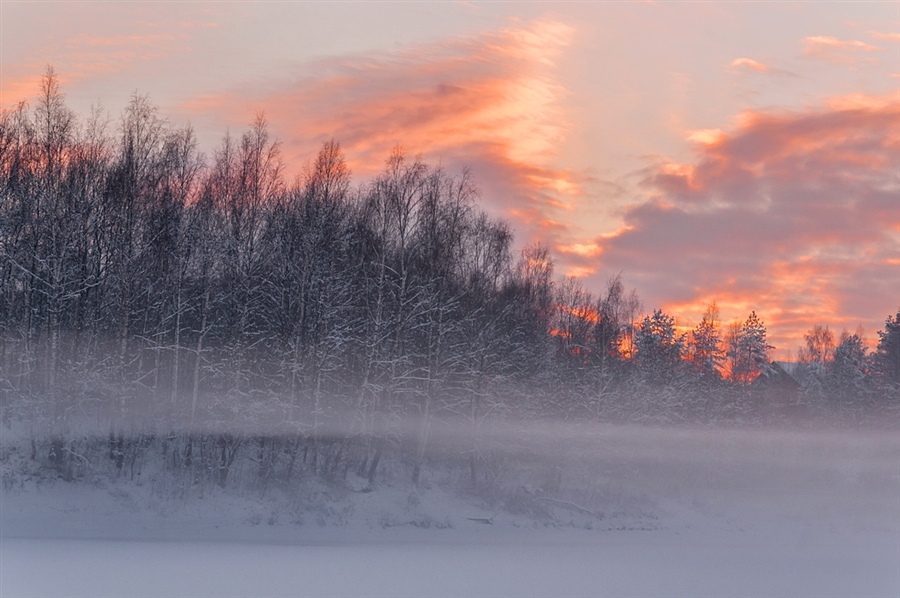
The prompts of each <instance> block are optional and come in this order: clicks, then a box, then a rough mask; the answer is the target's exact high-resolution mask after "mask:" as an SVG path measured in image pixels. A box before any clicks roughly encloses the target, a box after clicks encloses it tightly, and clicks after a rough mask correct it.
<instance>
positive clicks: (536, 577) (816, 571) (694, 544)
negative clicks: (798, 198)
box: [0, 428, 900, 598]
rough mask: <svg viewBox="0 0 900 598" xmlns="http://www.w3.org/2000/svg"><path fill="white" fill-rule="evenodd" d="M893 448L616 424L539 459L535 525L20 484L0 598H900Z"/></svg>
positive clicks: (431, 511) (431, 500) (332, 495)
mask: <svg viewBox="0 0 900 598" xmlns="http://www.w3.org/2000/svg"><path fill="white" fill-rule="evenodd" d="M579 442H581V444H579ZM547 444H548V445H549V444H550V443H547ZM898 451H900V445H898V439H897V436H896V433H894V432H880V433H866V434H862V433H846V432H828V433H824V432H822V433H820V432H815V433H813V432H769V431H759V432H739V431H728V432H722V431H696V430H693V431H691V430H687V431H686V430H651V429H644V430H640V429H621V430H619V429H612V428H611V429H609V430H606V431H605V432H604V433H603V434H594V435H591V436H590V442H587V443H586V444H585V442H584V441H581V440H579V438H577V437H574V436H573V437H570V438H569V439H568V442H567V444H566V445H565V446H564V447H562V448H561V449H560V450H559V451H557V452H553V451H550V450H549V449H548V450H546V451H545V452H544V453H542V456H543V457H544V458H546V459H548V460H549V459H550V458H552V459H553V461H550V462H554V463H565V465H566V466H565V469H564V474H565V476H564V478H563V481H562V486H561V489H558V490H557V491H556V493H555V494H553V495H551V496H547V497H546V498H545V497H544V495H542V494H540V492H539V490H530V491H529V492H531V494H528V495H527V500H526V499H525V498H523V496H525V495H522V494H511V495H510V496H511V497H512V498H514V499H516V500H518V501H519V502H517V503H508V504H510V505H511V506H510V509H512V507H516V506H518V508H519V509H521V507H522V505H525V506H529V507H530V508H532V509H533V508H535V507H536V506H538V505H539V506H542V507H547V506H548V505H549V506H550V507H553V509H554V510H553V511H546V512H543V515H542V514H540V512H537V511H533V510H532V511H528V512H522V511H521V510H520V511H515V509H512V510H510V509H507V510H505V511H504V510H503V509H499V510H497V509H495V510H491V508H493V507H491V505H490V504H489V503H487V502H485V501H483V500H479V499H477V498H475V497H473V496H471V495H465V493H459V492H456V491H453V490H452V489H451V490H446V489H442V487H441V484H439V483H438V482H436V481H435V482H429V483H428V484H424V485H423V487H422V488H419V489H417V490H415V491H414V490H413V489H412V487H411V486H410V484H409V482H408V481H405V480H399V481H395V482H394V483H392V484H388V483H385V484H383V485H380V486H379V487H378V488H377V489H376V490H375V491H372V492H359V491H358V489H357V490H354V488H355V486H354V484H355V483H356V482H358V480H354V479H350V480H348V481H347V482H345V483H344V486H346V487H344V488H343V490H341V491H340V492H338V491H337V489H336V487H335V486H328V485H325V484H320V483H317V482H316V481H315V480H314V479H309V478H306V479H304V481H303V483H302V484H299V485H297V486H295V487H292V488H291V489H290V490H291V491H290V492H288V490H287V489H286V490H284V491H283V492H281V493H273V494H271V495H269V496H268V497H266V498H263V497H262V496H260V494H259V493H258V492H252V491H248V492H244V493H243V494H241V493H238V492H235V491H228V492H226V491H224V490H222V491H220V490H216V491H211V492H209V493H208V494H207V495H204V496H203V497H199V496H194V497H192V498H189V499H173V498H171V497H169V496H167V495H165V494H164V493H163V492H162V491H161V490H160V489H159V488H157V489H156V490H154V484H153V483H144V484H138V483H134V482H130V481H128V480H126V479H107V478H99V479H98V480H96V481H94V482H92V483H87V482H82V483H69V482H61V481H52V480H49V481H44V482H43V483H41V484H38V483H36V482H35V481H34V480H32V481H27V482H26V481H22V482H20V483H19V485H18V486H14V487H13V486H12V485H10V484H8V485H10V486H11V487H10V488H9V489H6V490H4V491H3V492H2V493H0V596H2V598H10V597H18V596H22V597H25V596H40V597H49V596H61V597H62V596H65V597H76V596H85V597H91V598H99V597H103V596H115V597H132V596H154V597H156V596H183V597H207V596H215V597H217V598H218V597H231V596H234V597H238V596H247V597H251V596H252V597H266V596H341V597H346V596H385V597H397V596H411V597H412V596H415V597H428V596H478V597H495V596H516V597H519V596H546V597H551V596H552V597H568V596H592V597H603V596H616V597H621V596H642V597H643V596H692V597H693V596H715V597H726V596H808V597H816V598H818V597H823V596H835V597H837V596H841V597H843V596H845V597H848V598H851V597H852V598H862V597H876V596H877V597H892V598H896V597H898V596H900V470H898V467H900V459H898V456H900V452H898ZM561 453H563V454H562V456H561ZM16 455H19V453H16ZM29 463H31V462H30V461H29V460H28V459H27V458H26V457H25V456H21V455H20V456H17V457H15V458H13V457H10V458H8V460H7V462H6V464H5V470H4V471H6V472H8V474H9V476H8V477H15V476H13V474H16V472H19V471H24V472H26V473H28V472H31V471H32V470H31V469H28V467H27V466H28V464H29ZM539 465H540V462H539V461H537V460H532V461H529V462H525V463H523V464H521V465H520V466H518V469H517V468H515V467H513V465H510V470H509V472H510V473H509V475H510V476H512V475H513V474H514V473H517V472H518V475H519V476H520V478H519V479H528V474H529V473H531V472H534V471H539V470H538V469H537V467H538V466H539ZM24 475H25V474H21V475H20V476H19V478H17V479H23V477H22V476H24ZM28 475H30V476H33V475H35V474H33V473H28ZM532 477H533V476H532ZM159 479H161V480H163V481H166V480H167V478H159ZM169 484H170V485H169V486H164V487H163V490H165V489H168V488H170V487H171V482H169ZM510 485H512V484H511V483H510ZM589 491H590V492H593V493H594V494H590V492H589ZM301 492H305V494H304V495H303V496H304V497H305V498H304V499H303V501H299V502H296V501H298V500H299V499H298V496H299V495H298V493H301ZM291 501H295V502H291ZM576 503H577V504H576ZM579 505H582V506H583V505H601V506H602V517H601V516H599V515H598V513H599V511H597V513H594V514H593V515H592V514H591V513H587V514H586V513H585V512H584V511H585V510H584V509H583V508H582V507H581V506H579ZM595 515H596V516H595ZM487 516H490V517H491V521H492V523H493V524H492V525H485V524H484V523H480V522H478V521H473V519H478V518H479V517H487Z"/></svg>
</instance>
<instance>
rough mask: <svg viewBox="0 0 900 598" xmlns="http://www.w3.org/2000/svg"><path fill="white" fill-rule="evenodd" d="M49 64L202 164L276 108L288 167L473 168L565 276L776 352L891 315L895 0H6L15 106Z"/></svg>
mask: <svg viewBox="0 0 900 598" xmlns="http://www.w3.org/2000/svg"><path fill="white" fill-rule="evenodd" d="M48 64H50V65H53V67H54V68H55V70H56V72H57V74H58V75H59V77H60V80H61V83H62V89H63V92H64V93H65V94H66V100H67V103H68V104H69V106H70V107H71V108H73V109H74V110H75V111H76V112H78V113H80V114H82V115H87V114H89V112H90V110H91V107H92V106H95V105H98V104H99V105H102V106H103V107H104V108H105V109H106V110H107V111H108V112H109V113H110V114H112V115H114V117H115V115H118V114H120V112H121V110H122V108H123V107H124V106H125V105H126V103H127V101H128V99H129V97H131V96H132V95H133V94H134V93H139V94H148V95H149V97H150V99H151V100H152V101H153V102H154V103H155V104H156V105H158V106H159V109H160V113H161V114H163V115H165V116H166V117H167V118H168V119H169V120H170V121H171V122H172V123H173V124H174V125H177V126H183V125H185V124H188V123H190V124H191V125H192V126H193V127H194V129H195V131H196V133H197V135H198V138H199V140H200V142H201V146H202V147H203V149H204V150H205V151H206V152H207V153H208V154H210V153H211V152H212V151H213V150H214V149H215V147H216V146H217V145H218V144H219V143H220V142H221V139H222V137H223V136H224V134H225V132H226V131H231V132H232V133H233V134H236V133H239V132H240V131H242V130H244V129H245V128H246V127H247V126H248V125H249V124H250V123H251V122H252V121H253V120H254V118H255V117H256V115H257V114H258V113H260V112H263V113H264V114H265V117H266V119H267V121H268V123H269V127H270V131H271V132H272V134H273V135H274V136H275V137H277V138H278V139H279V140H280V142H281V143H282V152H283V155H284V158H285V162H286V166H287V169H288V172H293V173H297V172H299V171H300V170H301V169H302V167H303V165H304V164H305V162H306V161H308V160H309V159H311V158H312V157H313V156H314V155H315V152H316V151H317V149H318V147H319V146H320V145H321V144H322V143H323V142H324V141H327V140H329V139H332V138H333V139H335V140H337V141H338V142H340V143H341V145H342V147H343V148H344V151H345V152H346V156H347V160H348V162H349V164H350V166H351V169H352V171H353V173H354V176H355V178H356V179H357V180H359V181H365V180H367V179H368V178H370V177H372V176H373V175H375V174H376V173H377V172H378V171H379V170H380V169H381V168H382V167H383V165H384V161H385V160H386V158H387V157H388V155H389V153H390V151H391V148H392V147H394V146H396V145H402V146H403V147H404V149H405V150H406V152H407V153H408V155H410V156H415V155H421V156H422V158H423V159H424V160H426V161H427V162H429V163H432V164H440V165H442V166H443V167H444V168H446V169H447V170H448V171H449V172H450V173H459V172H461V170H462V169H463V168H464V167H468V168H469V169H470V171H471V174H472V175H473V177H474V179H475V181H476V182H477V183H478V185H479V187H480V189H481V200H480V205H481V206H482V207H483V208H484V209H485V210H487V211H488V212H490V213H491V214H493V215H496V216H499V217H503V218H505V219H507V220H508V221H510V222H511V224H512V225H513V228H514V230H515V231H516V238H517V241H516V243H517V247H522V246H524V245H525V244H527V243H532V242H541V243H544V244H546V245H547V246H548V247H550V248H551V250H552V254H553V256H554V261H555V265H556V271H557V272H558V273H559V274H563V275H570V276H576V277H578V278H580V279H581V280H582V282H583V283H584V285H585V286H586V287H587V288H588V289H591V290H594V291H600V290H601V289H602V288H603V287H604V283H605V281H606V280H607V279H609V278H610V277H611V276H614V275H617V274H621V276H622V279H623V281H624V282H625V284H626V285H627V286H628V287H633V288H635V289H637V291H638V294H639V296H640V298H641V299H642V302H643V305H644V309H645V311H648V312H649V311H651V310H652V309H654V308H661V309H664V310H665V311H667V312H669V313H671V314H673V315H674V316H675V317H676V321H677V323H678V324H679V326H681V327H683V328H684V329H688V328H690V327H692V326H694V325H695V324H696V323H697V322H698V321H699V319H700V317H701V315H702V313H703V311H704V309H705V307H706V305H707V304H708V303H709V302H711V301H716V303H717V305H718V307H719V310H720V314H721V318H722V320H723V323H724V324H727V323H728V322H730V321H733V320H738V319H741V320H742V319H744V318H746V317H747V315H748V314H749V313H750V311H751V310H755V311H756V312H757V313H758V314H759V315H760V317H761V318H762V319H763V321H764V322H765V323H766V325H767V327H768V331H769V341H770V343H771V344H772V345H774V346H775V347H776V350H775V351H774V356H775V357H778V358H781V359H790V358H791V357H793V356H794V355H795V354H796V350H797V348H798V347H799V346H800V345H801V344H802V343H803V334H804V333H805V332H806V331H808V330H809V329H811V328H812V327H813V326H814V325H816V324H823V325H829V326H830V327H831V328H832V329H833V330H834V331H835V332H836V333H840V331H841V330H843V329H847V330H849V331H851V332H855V331H856V330H857V328H858V327H862V329H863V330H864V332H865V334H866V336H867V337H868V339H869V341H870V343H871V342H874V341H877V336H876V331H877V330H879V329H881V328H883V325H884V320H885V318H886V317H887V316H888V315H889V314H893V313H896V312H897V310H898V309H900V2H896V1H890V2H727V3H726V2H662V1H660V2H571V3H563V2H553V3H544V2H291V1H285V2H265V1H254V2H227V3H209V2H125V1H121V2H39V1H30V2H10V1H7V0H3V1H2V2H0V106H2V107H3V108H9V107H11V106H14V105H16V104H17V103H18V102H20V101H23V100H29V99H30V98H33V97H34V96H35V95H36V92H37V89H38V85H39V81H40V78H41V76H42V75H43V73H44V72H45V70H46V67H47V65H48ZM113 124H115V121H114V123H113Z"/></svg>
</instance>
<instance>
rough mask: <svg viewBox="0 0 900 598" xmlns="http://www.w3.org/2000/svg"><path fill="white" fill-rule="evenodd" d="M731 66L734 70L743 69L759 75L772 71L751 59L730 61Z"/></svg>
mask: <svg viewBox="0 0 900 598" xmlns="http://www.w3.org/2000/svg"><path fill="white" fill-rule="evenodd" d="M731 66H733V67H735V68H745V69H750V70H753V71H758V72H760V73H768V72H769V71H771V70H772V68H771V67H770V66H768V65H766V64H763V63H761V62H757V61H756V60H753V59H752V58H735V59H734V60H732V61H731Z"/></svg>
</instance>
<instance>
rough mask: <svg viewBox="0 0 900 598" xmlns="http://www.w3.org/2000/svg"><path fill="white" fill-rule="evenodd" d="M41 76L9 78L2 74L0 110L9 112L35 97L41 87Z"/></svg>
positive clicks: (6, 74) (9, 76)
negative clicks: (20, 103)
mask: <svg viewBox="0 0 900 598" xmlns="http://www.w3.org/2000/svg"><path fill="white" fill-rule="evenodd" d="M41 77H42V75H25V76H22V77H16V76H11V75H9V74H8V73H4V76H3V79H2V80H0V109H3V110H9V109H11V108H14V107H15V106H17V105H18V104H19V102H22V101H25V99H26V98H33V97H36V96H37V94H38V90H39V89H40V87H41Z"/></svg>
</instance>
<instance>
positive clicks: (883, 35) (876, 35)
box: [869, 31, 900, 43]
mask: <svg viewBox="0 0 900 598" xmlns="http://www.w3.org/2000/svg"><path fill="white" fill-rule="evenodd" d="M869 35H871V36H872V39H877V40H880V41H883V42H895V43H900V32H897V31H889V32H881V31H870V32H869Z"/></svg>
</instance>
